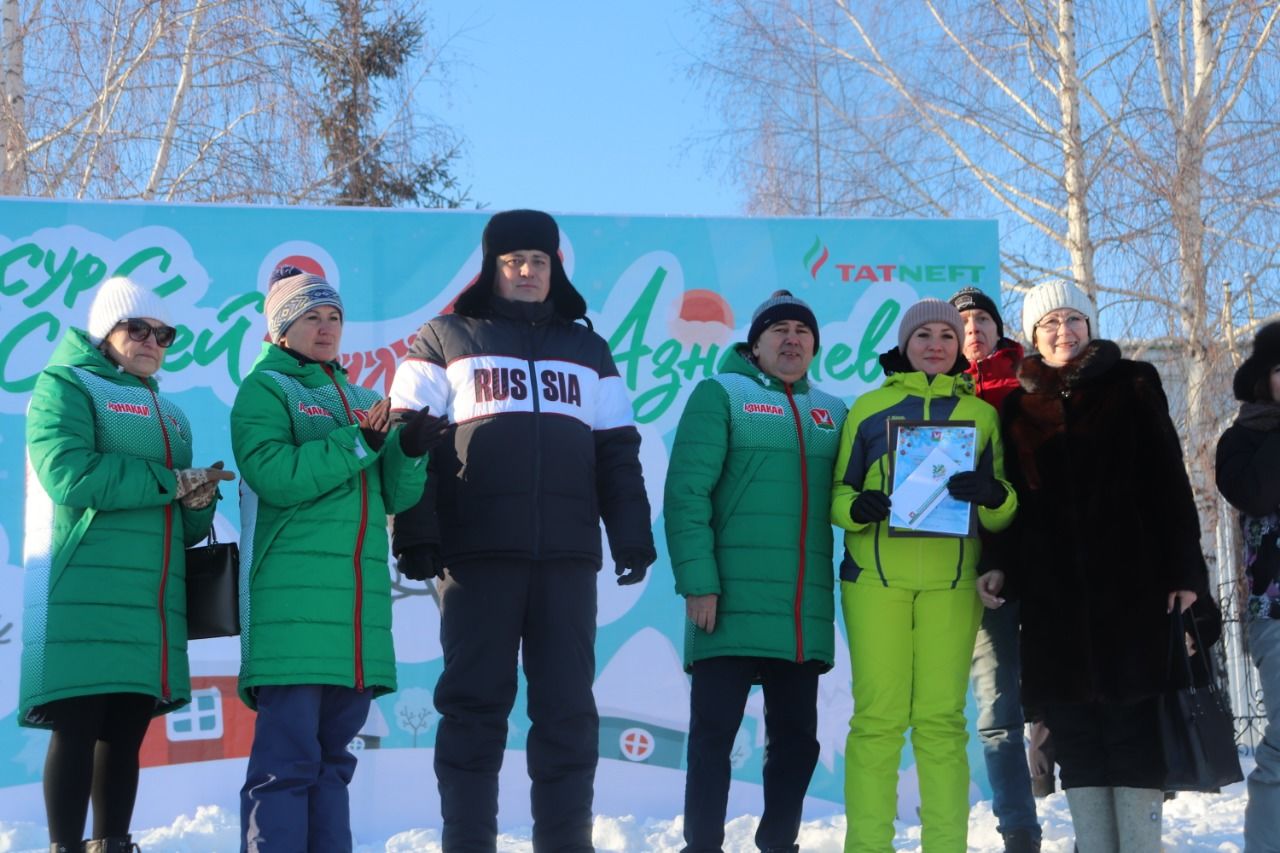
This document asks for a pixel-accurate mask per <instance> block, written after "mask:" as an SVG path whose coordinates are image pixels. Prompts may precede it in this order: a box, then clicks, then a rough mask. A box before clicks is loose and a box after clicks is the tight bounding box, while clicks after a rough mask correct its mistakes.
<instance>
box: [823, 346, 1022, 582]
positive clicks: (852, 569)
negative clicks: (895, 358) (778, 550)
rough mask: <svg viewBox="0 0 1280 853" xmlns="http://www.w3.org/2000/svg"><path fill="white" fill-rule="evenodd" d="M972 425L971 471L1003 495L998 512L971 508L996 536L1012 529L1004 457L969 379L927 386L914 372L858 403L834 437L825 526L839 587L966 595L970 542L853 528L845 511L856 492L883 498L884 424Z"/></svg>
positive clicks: (971, 573)
mask: <svg viewBox="0 0 1280 853" xmlns="http://www.w3.org/2000/svg"><path fill="white" fill-rule="evenodd" d="M894 418H897V419H906V420H951V421H972V422H973V423H974V424H975V426H976V427H977V431H978V446H977V454H978V459H977V462H976V463H975V469H976V470H978V471H981V472H985V473H986V474H988V475H989V476H991V477H993V478H994V479H995V480H996V481H997V482H998V483H999V484H1000V486H1001V487H1002V488H1003V489H1004V491H1005V499H1004V503H1002V504H1000V506H998V507H994V508H988V507H985V506H979V507H978V524H979V525H980V526H981V527H982V529H983V530H988V531H991V532H997V531H1000V530H1004V529H1005V528H1006V527H1008V526H1009V525H1010V524H1011V523H1012V522H1013V517H1014V515H1015V514H1017V511H1018V498H1017V495H1016V494H1015V493H1014V491H1013V488H1012V487H1011V486H1010V485H1009V483H1008V482H1007V481H1006V480H1005V476H1004V451H1003V449H1002V445H1001V441H1000V425H999V418H998V416H997V415H996V410H995V409H993V408H991V405H990V404H989V403H986V402H984V401H983V400H980V399H978V398H977V397H976V396H974V391H973V379H972V378H970V377H969V376H967V375H965V374H960V375H958V376H947V375H945V374H939V375H938V376H935V377H934V378H933V381H932V382H930V381H929V379H928V378H927V377H926V376H925V374H923V373H921V372H919V371H909V372H903V373H894V374H892V375H890V376H889V377H887V378H886V379H885V381H884V384H883V385H881V386H880V387H879V388H877V389H876V390H874V391H869V392H867V393H866V394H863V395H862V396H861V397H859V398H858V399H857V400H856V401H855V402H854V404H853V408H852V409H851V410H850V411H849V419H848V420H847V421H845V424H844V431H843V433H842V434H841V437H840V455H839V457H838V458H837V460H836V468H835V472H836V484H835V487H834V488H833V489H832V495H831V523H832V524H835V525H836V526H838V527H842V528H844V530H845V534H844V547H845V554H846V559H845V561H844V562H843V563H842V564H841V566H840V578H841V580H845V581H851V582H855V583H862V582H871V583H878V584H883V585H884V586H890V587H898V588H902V589H914V590H929V589H974V588H975V587H976V585H977V577H978V572H977V567H978V559H979V557H980V556H981V554H982V543H981V541H980V540H979V538H978V537H977V536H964V537H954V536H944V537H916V536H913V537H901V536H890V535H889V525H888V522H877V523H875V524H859V523H858V522H856V521H854V520H853V519H852V518H851V517H850V508H851V507H852V506H853V502H854V500H856V499H857V497H858V494H859V493H860V492H863V491H866V490H869V489H875V490H877V491H881V492H885V493H888V492H889V491H890V488H889V461H888V454H889V433H888V429H887V426H886V422H887V421H888V420H890V419H894Z"/></svg>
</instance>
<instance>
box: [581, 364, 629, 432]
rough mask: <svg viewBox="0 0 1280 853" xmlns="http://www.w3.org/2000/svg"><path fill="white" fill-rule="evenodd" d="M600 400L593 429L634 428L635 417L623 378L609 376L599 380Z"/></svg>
mask: <svg viewBox="0 0 1280 853" xmlns="http://www.w3.org/2000/svg"><path fill="white" fill-rule="evenodd" d="M599 385H600V388H599V400H598V401H597V403H596V411H595V422H594V423H592V424H591V427H592V429H617V428H618V427H626V426H634V425H635V416H634V412H633V410H632V408H631V398H630V397H629V396H628V395H627V386H626V383H624V382H623V381H622V377H621V376H607V377H605V378H604V379H601V380H599Z"/></svg>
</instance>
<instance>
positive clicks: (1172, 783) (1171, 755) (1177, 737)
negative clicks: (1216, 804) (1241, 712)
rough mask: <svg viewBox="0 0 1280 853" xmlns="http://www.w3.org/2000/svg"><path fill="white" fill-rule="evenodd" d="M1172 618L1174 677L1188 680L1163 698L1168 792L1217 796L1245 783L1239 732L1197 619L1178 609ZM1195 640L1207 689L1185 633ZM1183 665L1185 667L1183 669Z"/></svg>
mask: <svg viewBox="0 0 1280 853" xmlns="http://www.w3.org/2000/svg"><path fill="white" fill-rule="evenodd" d="M1174 610H1175V611H1177V612H1175V613H1173V614H1172V615H1171V616H1170V637H1169V659H1170V675H1171V676H1173V675H1174V671H1175V667H1179V666H1180V669H1178V670H1177V671H1178V672H1181V673H1183V674H1185V677H1186V683H1185V684H1177V685H1174V684H1173V681H1172V679H1171V686H1170V687H1169V688H1168V690H1167V691H1166V692H1165V694H1164V696H1163V697H1161V702H1160V740H1161V743H1162V744H1163V746H1164V763H1165V781H1164V789H1165V790H1166V791H1202V792H1206V793H1215V792H1217V791H1218V790H1219V789H1220V788H1222V787H1223V786H1224V785H1230V784H1232V783H1235V782H1239V781H1241V780H1242V779H1244V773H1243V772H1242V771H1241V769H1240V753H1239V751H1238V750H1237V749H1236V741H1235V726H1234V723H1233V721H1232V717H1231V709H1230V708H1229V707H1228V706H1227V703H1226V702H1225V701H1224V698H1223V696H1222V694H1221V692H1220V691H1219V690H1218V682H1217V678H1216V676H1215V673H1214V669H1213V655H1212V653H1211V652H1210V650H1209V648H1208V647H1207V646H1205V645H1204V644H1203V643H1202V642H1201V641H1200V629H1199V627H1198V626H1197V624H1196V621H1197V620H1196V619H1195V618H1191V619H1184V618H1183V614H1182V613H1181V612H1180V611H1179V609H1178V608H1177V607H1175V608H1174ZM1188 623H1189V627H1190V631H1191V636H1192V638H1193V639H1194V640H1195V644H1196V651H1197V654H1196V655H1195V659H1196V661H1197V663H1198V666H1199V671H1200V673H1201V679H1199V681H1200V682H1201V683H1197V681H1198V680H1197V678H1196V677H1195V675H1194V674H1193V673H1192V658H1191V656H1190V655H1188V654H1187V647H1186V642H1185V640H1184V633H1185V632H1186V631H1187V629H1188ZM1179 661H1181V663H1180V664H1179Z"/></svg>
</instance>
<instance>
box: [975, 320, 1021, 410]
mask: <svg viewBox="0 0 1280 853" xmlns="http://www.w3.org/2000/svg"><path fill="white" fill-rule="evenodd" d="M1020 361H1022V344H1020V343H1018V342H1017V341H1011V340H1009V339H1008V338H1001V339H1000V340H999V341H997V342H996V348H995V349H994V350H992V351H991V355H989V356H987V357H986V358H984V359H982V360H981V361H977V362H974V363H973V364H970V365H969V369H968V370H966V371H965V373H968V374H969V375H970V376H972V377H973V385H974V390H975V391H976V392H977V395H978V397H980V398H981V399H983V400H986V401H987V402H988V403H990V404H991V405H992V406H994V407H995V410H996V411H997V412H998V411H1000V404H1001V403H1003V402H1004V398H1005V397H1007V396H1009V392H1010V391H1012V390H1013V389H1014V388H1017V387H1018V362H1020Z"/></svg>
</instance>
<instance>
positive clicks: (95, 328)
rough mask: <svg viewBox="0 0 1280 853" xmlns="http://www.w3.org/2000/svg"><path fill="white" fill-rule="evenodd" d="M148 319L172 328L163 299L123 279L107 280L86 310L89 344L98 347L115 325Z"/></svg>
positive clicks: (117, 277)
mask: <svg viewBox="0 0 1280 853" xmlns="http://www.w3.org/2000/svg"><path fill="white" fill-rule="evenodd" d="M135 317H136V318H139V319H141V318H142V317H150V318H151V319H153V320H159V321H160V322H161V323H164V324H165V325H166V326H171V325H173V324H172V322H170V320H169V308H168V307H167V306H166V305H165V302H164V300H163V299H161V298H160V297H159V296H156V292H155V291H154V290H147V289H146V288H145V287H140V286H139V285H136V284H134V283H133V282H131V281H129V279H127V278H125V277H123V276H116V277H114V278H109V279H107V280H106V281H104V282H103V283H102V286H101V287H99V288H98V292H97V293H95V294H94V296H93V304H91V305H90V306H89V322H88V324H87V325H86V329H87V330H88V332H89V342H90V343H92V344H93V345H94V346H95V347H96V346H99V345H100V344H101V343H102V341H103V339H104V338H106V336H107V335H109V334H111V330H112V329H114V328H115V327H116V324H117V323H119V322H120V321H122V320H128V319H131V318H135Z"/></svg>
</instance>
